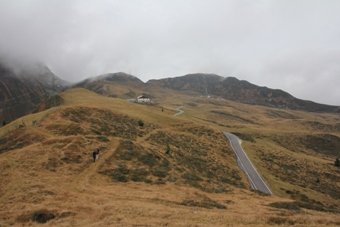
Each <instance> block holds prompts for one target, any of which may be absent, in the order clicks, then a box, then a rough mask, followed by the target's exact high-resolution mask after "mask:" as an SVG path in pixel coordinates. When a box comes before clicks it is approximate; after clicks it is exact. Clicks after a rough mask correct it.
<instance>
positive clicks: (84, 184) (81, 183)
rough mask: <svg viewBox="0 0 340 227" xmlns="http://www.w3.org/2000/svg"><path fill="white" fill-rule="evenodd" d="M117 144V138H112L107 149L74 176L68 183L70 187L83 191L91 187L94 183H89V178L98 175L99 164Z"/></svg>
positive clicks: (111, 152)
mask: <svg viewBox="0 0 340 227" xmlns="http://www.w3.org/2000/svg"><path fill="white" fill-rule="evenodd" d="M118 145H119V140H118V139H113V140H112V141H111V142H110V144H109V150H107V151H106V152H103V151H101V152H100V153H99V158H98V160H97V161H96V162H92V163H91V164H90V166H89V167H88V168H86V169H85V170H84V171H82V172H81V173H80V174H78V175H77V176H76V177H74V179H73V180H72V181H71V182H70V184H69V187H70V189H75V190H77V191H78V192H83V191H85V189H89V188H91V187H93V186H94V185H92V184H91V178H94V177H96V175H99V173H98V168H99V166H101V165H102V164H103V163H104V162H105V161H106V159H108V158H109V157H110V156H111V155H112V154H113V153H114V151H115V150H116V148H117V147H118ZM91 160H92V158H91Z"/></svg>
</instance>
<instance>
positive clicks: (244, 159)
mask: <svg viewBox="0 0 340 227" xmlns="http://www.w3.org/2000/svg"><path fill="white" fill-rule="evenodd" d="M223 134H224V135H225V136H226V137H227V138H228V139H229V141H230V145H231V147H232V148H233V150H234V152H235V155H236V157H237V164H238V166H239V167H240V169H241V170H242V171H244V172H245V173H246V174H247V176H248V179H249V182H250V185H251V187H252V188H253V189H255V190H259V191H262V192H264V193H266V194H270V195H271V194H273V193H272V192H271V191H270V189H269V187H268V186H267V184H266V183H265V182H264V180H263V179H262V178H261V176H260V174H259V173H258V172H257V171H256V169H255V167H254V166H253V164H252V163H251V161H250V160H249V158H248V156H247V154H246V153H245V152H244V150H243V149H242V147H241V145H240V143H239V140H238V138H237V136H235V135H234V134H231V133H229V132H223Z"/></svg>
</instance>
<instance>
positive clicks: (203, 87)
mask: <svg viewBox="0 0 340 227" xmlns="http://www.w3.org/2000/svg"><path fill="white" fill-rule="evenodd" d="M148 84H152V85H155V86H160V87H164V88H170V89H174V90H176V91H194V92H197V93H199V94H201V95H205V96H217V97H221V98H224V99H228V100H233V101H237V102H242V103H247V104H252V105H261V106H270V107H275V108H284V109H292V110H303V111H310V112H340V108H339V107H338V106H330V105H324V104H319V103H315V102H312V101H306V100H301V99H298V98H295V97H293V96H292V95H290V94H288V93H287V92H284V91H282V90H278V89H270V88H267V87H259V86H257V85H254V84H251V83H249V82H248V81H244V80H238V79H237V78H234V77H227V78H224V77H221V76H218V75H214V74H202V73H198V74H189V75H185V76H182V77H175V78H167V79H160V80H150V81H148Z"/></svg>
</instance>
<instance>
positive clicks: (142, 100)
mask: <svg viewBox="0 0 340 227" xmlns="http://www.w3.org/2000/svg"><path fill="white" fill-rule="evenodd" d="M137 102H139V103H151V100H150V98H148V97H146V96H145V95H140V96H138V97H137Z"/></svg>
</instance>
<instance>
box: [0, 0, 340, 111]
mask: <svg viewBox="0 0 340 227" xmlns="http://www.w3.org/2000/svg"><path fill="white" fill-rule="evenodd" d="M339 10H340V1H337V0H334V1H333V0H328V1H316V0H315V1H313V0H308V1H307V0H297V1H281V0H276V1H267V0H260V1H250V0H212V1H208V0H186V1H183V0H171V1H169V0H125V1H119V0H98V1H84V0H49V1H46V0H27V1H21V0H11V1H9V0H0V30H1V33H0V52H1V54H2V55H16V56H20V57H22V58H28V59H37V60H40V61H43V62H45V63H46V64H47V65H48V66H49V67H50V69H51V70H52V71H53V72H54V73H55V74H57V75H58V76H60V77H61V78H63V79H66V80H69V81H79V80H82V79H85V78H87V77H90V76H96V75H99V74H103V73H108V72H117V71H124V72H127V73H131V74H133V75H135V76H137V77H139V78H140V79H142V80H144V81H147V80H149V79H157V78H164V77H174V76H181V75H184V74H186V73H193V72H207V73H216V74H219V75H221V76H235V77H237V78H239V79H245V80H248V81H250V82H252V83H255V84H258V85H262V86H268V87H272V88H279V89H283V90H286V91H288V92H290V93H291V94H292V95H294V96H296V97H298V98H303V99H309V100H313V101H317V102H322V103H328V104H337V105H340V102H339V100H338V97H339V95H340V93H339V92H340V91H339V89H338V88H337V86H336V84H339V82H340V81H339V80H340V77H339V76H338V75H339V68H338V66H337V65H339V60H340V59H339V53H340V27H339V26H338V21H340V15H339V13H338V12H339ZM325 91H327V92H325Z"/></svg>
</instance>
